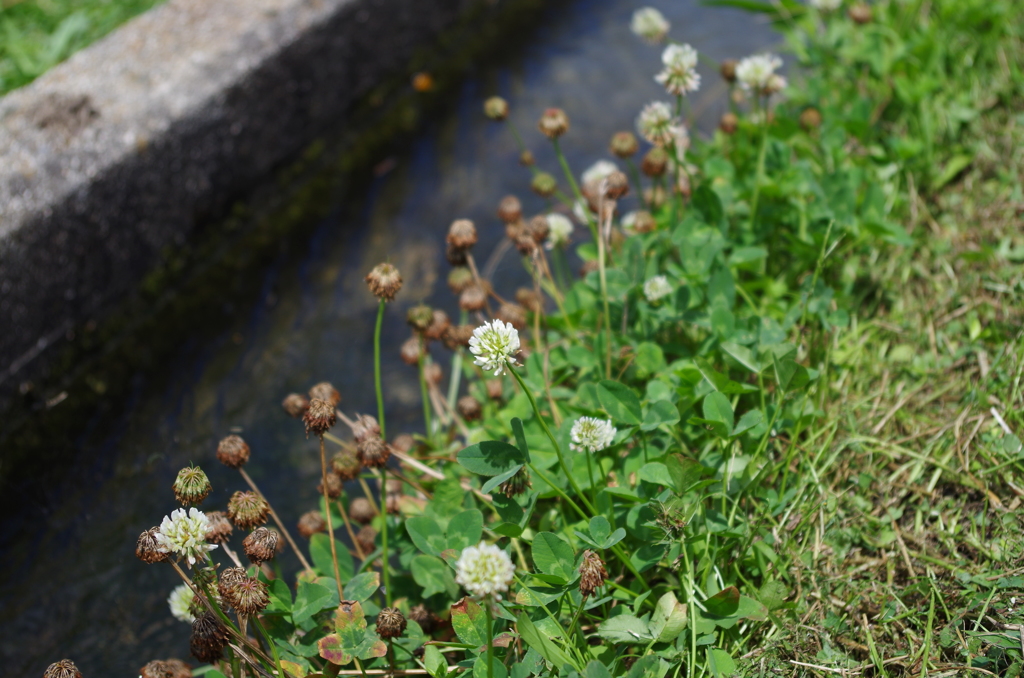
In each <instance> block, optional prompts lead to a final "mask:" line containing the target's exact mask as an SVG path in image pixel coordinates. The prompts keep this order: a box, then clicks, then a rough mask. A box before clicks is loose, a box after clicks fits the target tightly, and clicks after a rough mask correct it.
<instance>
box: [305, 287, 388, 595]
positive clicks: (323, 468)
mask: <svg viewBox="0 0 1024 678" xmlns="http://www.w3.org/2000/svg"><path fill="white" fill-rule="evenodd" d="M381 303H383V302H381ZM320 472H321V474H322V475H321V477H322V478H323V489H324V516H325V517H326V518H327V535H328V536H329V537H330V541H331V562H332V563H333V564H334V583H335V584H337V586H338V600H342V599H344V596H343V595H342V591H341V570H340V569H339V568H338V546H337V544H335V540H334V524H333V521H332V519H331V499H330V497H329V496H327V454H326V453H325V452H324V437H323V436H320Z"/></svg>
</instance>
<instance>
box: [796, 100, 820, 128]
mask: <svg viewBox="0 0 1024 678" xmlns="http://www.w3.org/2000/svg"><path fill="white" fill-rule="evenodd" d="M800 126H801V127H803V128H804V129H805V130H807V131H808V132H810V131H811V130H816V129H818V128H819V127H821V111H819V110H818V109H817V108H814V107H813V106H811V107H810V108H805V109H804V110H803V112H802V113H801V114H800Z"/></svg>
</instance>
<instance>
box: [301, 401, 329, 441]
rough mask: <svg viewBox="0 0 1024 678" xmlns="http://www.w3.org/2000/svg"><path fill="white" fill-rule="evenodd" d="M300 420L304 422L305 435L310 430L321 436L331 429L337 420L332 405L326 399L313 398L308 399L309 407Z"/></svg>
mask: <svg viewBox="0 0 1024 678" xmlns="http://www.w3.org/2000/svg"><path fill="white" fill-rule="evenodd" d="M302 421H303V423H305V424H306V435H307V436H308V435H309V434H310V432H312V433H313V434H314V435H318V436H322V435H323V434H325V433H327V432H328V431H330V430H331V427H333V426H334V423H335V422H336V421H337V414H336V413H335V410H334V405H332V404H331V403H329V402H327V401H326V400H320V399H319V398H314V399H313V400H310V401H309V409H308V410H306V413H305V414H304V415H302Z"/></svg>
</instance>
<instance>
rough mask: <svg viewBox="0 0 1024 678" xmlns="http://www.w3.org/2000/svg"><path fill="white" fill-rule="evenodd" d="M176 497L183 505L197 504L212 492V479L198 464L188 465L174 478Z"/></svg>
mask: <svg viewBox="0 0 1024 678" xmlns="http://www.w3.org/2000/svg"><path fill="white" fill-rule="evenodd" d="M173 487H174V498H175V499H177V500H178V503H179V504H181V505H182V506H196V505H197V504H201V503H203V500H204V499H206V497H207V496H208V495H209V494H210V490H211V489H213V488H211V487H210V479H209V478H207V477H206V474H205V473H204V472H203V469H201V468H199V467H198V466H186V467H185V468H183V469H181V470H180V471H178V477H177V478H175V479H174V486H173Z"/></svg>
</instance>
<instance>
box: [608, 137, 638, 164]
mask: <svg viewBox="0 0 1024 678" xmlns="http://www.w3.org/2000/svg"><path fill="white" fill-rule="evenodd" d="M608 148H609V150H610V151H611V152H612V155H615V156H618V157H620V158H623V159H625V158H630V157H632V156H633V155H635V154H636V152H637V150H639V148H640V144H639V142H637V140H636V135H635V134H633V133H632V132H629V131H626V132H616V133H615V134H614V135H612V142H611V144H610V145H609V147H608Z"/></svg>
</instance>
